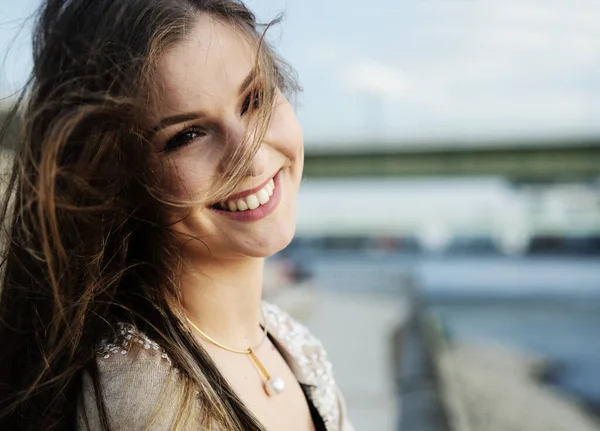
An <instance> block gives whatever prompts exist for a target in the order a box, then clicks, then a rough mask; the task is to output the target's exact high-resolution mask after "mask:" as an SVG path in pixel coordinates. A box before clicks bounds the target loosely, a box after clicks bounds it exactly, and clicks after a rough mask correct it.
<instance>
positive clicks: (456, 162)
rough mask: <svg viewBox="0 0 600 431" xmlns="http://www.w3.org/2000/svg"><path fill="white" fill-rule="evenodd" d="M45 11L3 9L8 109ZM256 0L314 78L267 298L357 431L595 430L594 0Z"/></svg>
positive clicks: (597, 160)
mask: <svg viewBox="0 0 600 431" xmlns="http://www.w3.org/2000/svg"><path fill="white" fill-rule="evenodd" d="M37 4H38V0H19V1H18V2H14V1H8V0H0V54H2V55H3V60H4V61H3V63H2V68H1V70H0V95H1V96H2V98H3V99H2V102H0V111H1V110H5V109H7V108H8V107H9V106H10V104H11V101H12V100H13V96H12V94H13V93H14V92H15V91H16V90H18V88H19V87H20V86H22V85H23V84H24V80H25V77H26V76H27V73H28V71H29V68H30V67H31V64H30V49H29V33H30V30H31V28H30V24H31V23H30V21H28V20H27V17H28V16H29V15H30V14H31V12H32V11H33V10H34V9H35V7H36V6H37ZM247 4H248V5H249V6H250V7H251V8H252V9H253V10H254V11H255V12H256V13H257V15H258V16H259V17H260V19H262V20H263V21H265V22H267V21H269V20H271V19H273V18H274V17H275V16H277V14H279V13H280V12H285V18H284V20H283V22H282V24H281V25H279V26H277V27H274V28H272V29H271V30H270V32H269V39H270V40H271V41H272V42H273V43H274V44H275V46H276V47H277V48H278V49H279V51H280V52H281V54H282V55H283V56H284V57H285V58H286V59H287V60H288V61H289V62H290V63H291V64H292V65H293V66H294V67H295V68H296V69H297V71H298V73H299V77H300V81H301V83H302V84H303V86H304V92H303V93H301V94H299V95H298V97H297V100H296V101H295V103H296V106H297V112H298V116H299V118H300V121H301V123H302V125H303V128H304V132H305V144H306V160H305V178H304V180H303V182H302V185H301V190H300V196H299V203H298V227H297V236H296V238H295V240H294V241H293V242H292V244H291V245H290V246H289V247H288V248H287V249H286V250H284V251H283V252H281V253H280V254H279V255H277V256H274V257H272V258H270V259H268V261H267V268H266V269H267V271H266V275H265V296H266V297H267V298H268V299H269V300H271V301H273V302H277V303H279V304H280V305H281V306H282V307H284V308H286V309H287V310H288V311H289V312H290V313H292V314H293V315H294V316H295V317H297V318H298V319H300V320H301V321H303V322H304V323H305V324H306V325H308V326H309V327H310V328H311V330H312V331H313V332H314V333H315V334H316V335H317V336H318V337H319V338H320V339H321V340H322V341H323V343H324V344H325V347H326V348H327V350H328V353H329V357H330V359H331V361H332V362H333V364H334V373H335V376H336V380H337V382H338V384H339V385H340V387H341V389H342V391H343V393H344V395H345V397H346V401H347V404H348V408H349V415H350V419H351V421H352V422H353V423H354V425H355V427H356V429H357V430H358V431H360V430H367V431H370V430H377V431H378V430H382V431H385V430H389V431H392V430H394V431H395V430H399V431H425V430H435V431H437V430H441V431H446V430H447V431H486V430H490V431H495V430H498V431H510V430H522V431H537V430H544V431H548V430H557V431H578V430H600V339H599V337H598V335H597V334H598V331H599V330H600V265H598V263H599V261H600V74H599V73H598V71H599V70H600V26H598V25H597V22H598V17H600V3H599V2H597V1H596V0H571V1H569V2H565V1H562V0H503V1H493V0H380V1H372V2H362V1H358V0H343V1H342V0H326V1H323V0H321V1H315V0H286V1H283V0H252V1H248V2H247ZM7 151H8V150H3V152H4V154H8V155H10V154H9V153H7Z"/></svg>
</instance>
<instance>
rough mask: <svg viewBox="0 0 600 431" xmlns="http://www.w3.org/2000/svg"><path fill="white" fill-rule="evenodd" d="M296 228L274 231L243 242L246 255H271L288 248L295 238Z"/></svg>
mask: <svg viewBox="0 0 600 431" xmlns="http://www.w3.org/2000/svg"><path fill="white" fill-rule="evenodd" d="M294 231H295V229H294V228H291V229H289V230H286V231H285V232H272V233H270V234H269V235H268V236H264V237H261V238H255V239H254V240H253V241H249V242H247V243H244V244H243V248H244V249H245V250H244V255H246V256H249V257H269V256H272V255H274V254H277V253H279V252H280V251H281V250H283V249H284V248H286V247H287V246H288V245H289V244H290V242H291V241H292V239H293V238H294Z"/></svg>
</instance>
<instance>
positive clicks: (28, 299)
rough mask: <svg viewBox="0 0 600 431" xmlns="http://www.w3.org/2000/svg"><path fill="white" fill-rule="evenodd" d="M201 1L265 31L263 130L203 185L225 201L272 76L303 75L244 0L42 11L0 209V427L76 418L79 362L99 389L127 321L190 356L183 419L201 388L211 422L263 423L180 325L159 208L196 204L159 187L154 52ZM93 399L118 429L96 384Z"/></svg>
mask: <svg viewBox="0 0 600 431" xmlns="http://www.w3.org/2000/svg"><path fill="white" fill-rule="evenodd" d="M203 13H206V14H210V15H211V16H213V17H214V18H216V19H219V20H222V21H223V22H225V23H228V24H230V25H232V26H234V27H235V28H237V29H239V30H240V31H241V32H242V33H243V34H244V35H246V36H248V37H250V39H251V40H253V41H254V42H255V46H256V48H257V55H256V63H255V73H256V74H257V76H258V81H259V82H260V85H259V86H258V87H257V90H256V92H257V93H258V95H259V96H260V97H261V98H262V100H263V104H262V105H261V106H259V107H258V108H257V109H256V111H255V112H254V115H255V117H254V118H256V119H257V120H258V121H256V130H253V131H252V133H248V138H246V139H245V140H244V142H242V143H240V145H238V146H236V148H235V150H234V152H233V154H229V155H228V157H227V158H226V160H224V162H223V163H224V164H225V166H223V171H224V172H226V173H227V175H225V176H224V177H223V179H222V181H221V183H220V187H219V188H218V189H217V190H216V191H215V195H214V196H211V197H209V199H213V201H217V199H215V198H221V199H222V198H224V197H225V196H227V194H229V193H230V192H231V191H232V190H233V189H234V188H235V187H236V186H237V185H238V184H239V182H240V181H241V180H242V179H243V178H244V176H245V175H246V173H247V171H248V169H249V160H251V159H252V156H253V154H254V152H255V151H256V150H257V145H258V143H259V142H260V137H261V135H263V134H264V133H265V130H266V127H267V126H268V122H269V116H270V110H271V108H272V103H273V100H274V89H275V88H277V87H279V88H280V89H282V90H284V91H285V90H288V91H289V92H291V91H293V90H295V89H297V86H296V84H295V80H294V79H293V74H292V73H291V69H289V68H288V67H287V66H286V65H285V63H284V62H282V61H281V59H279V58H278V57H277V56H276V55H275V53H274V51H273V50H272V49H271V47H270V46H269V45H268V44H267V43H266V41H265V40H264V32H260V31H259V30H260V26H258V24H257V23H256V20H255V17H254V15H253V14H252V13H251V12H250V11H249V10H248V9H247V8H246V7H245V6H244V5H243V3H241V2H240V1H236V0H127V1H119V0H46V2H45V3H44V5H43V6H42V7H41V9H40V11H39V13H38V18H37V25H36V30H35V32H34V37H33V55H34V62H33V64H34V67H33V72H32V75H31V78H30V80H29V83H28V84H27V86H26V88H25V90H24V92H23V94H22V96H21V98H20V99H19V103H18V104H17V106H16V107H15V109H14V110H13V112H12V115H13V116H14V115H17V116H18V117H19V120H20V129H19V134H18V143H17V147H16V148H17V151H16V154H15V158H14V165H13V169H12V172H11V176H10V181H9V183H8V186H7V189H6V193H5V200H4V204H3V207H2V213H1V214H2V221H3V224H4V227H5V230H6V235H5V236H6V238H5V239H4V240H3V247H4V248H5V250H4V252H5V253H4V254H5V256H4V259H3V261H2V269H1V270H2V284H1V291H0V343H1V344H2V348H1V349H0V429H19V430H40V429H44V430H54V429H65V428H68V429H70V428H72V427H73V426H74V423H75V420H76V419H75V416H76V406H77V401H78V400H79V399H80V397H81V392H82V374H83V373H84V372H86V373H89V375H90V377H91V379H92V383H93V387H94V390H95V393H96V394H99V393H101V389H102V388H101V387H100V379H99V377H98V369H97V365H96V356H97V350H98V344H99V342H100V340H101V339H104V338H108V337H111V336H112V335H113V333H114V328H115V327H116V326H117V323H118V322H129V323H133V324H134V325H136V326H137V327H138V328H139V329H140V330H142V331H143V332H145V333H146V334H148V335H149V336H150V337H151V338H153V339H154V340H155V341H156V342H157V343H158V344H160V345H161V346H162V347H163V348H164V349H165V350H166V353H167V354H168V355H169V356H170V357H171V359H172V361H173V362H174V365H175V366H176V367H177V368H178V370H180V377H181V382H182V385H181V386H182V387H181V391H182V392H181V393H182V394H183V397H182V398H181V403H180V408H179V409H178V412H177V415H176V417H177V419H176V424H175V427H177V426H178V425H180V424H182V423H183V422H184V421H185V419H186V414H188V413H189V412H190V411H191V409H192V407H191V406H193V405H194V404H199V403H194V402H192V401H194V397H196V396H195V395H194V394H195V393H196V391H197V390H198V391H199V392H200V396H201V398H202V403H201V404H202V405H201V410H202V418H203V421H204V423H203V429H213V428H214V427H217V428H225V429H232V430H259V429H262V427H261V425H260V424H259V422H258V421H257V420H256V418H255V417H254V416H253V415H252V414H251V413H250V412H249V411H248V410H247V408H246V407H245V406H244V405H243V403H242V402H241V400H240V399H239V398H238V397H237V396H236V394H235V393H234V391H233V390H232V389H231V387H230V386H229V385H228V384H227V382H226V380H225V379H224V378H223V376H222V375H221V374H220V373H219V371H218V370H217V368H216V366H215V364H214V363H213V362H212V361H211V359H210V357H209V356H208V355H207V353H206V352H205V351H204V350H203V349H202V348H201V347H200V346H198V344H197V343H195V342H194V339H193V337H192V335H191V334H190V332H189V331H188V329H187V328H186V327H185V326H184V325H183V324H182V323H181V322H182V320H181V316H180V315H179V313H180V310H179V309H178V307H177V304H178V296H177V295H178V293H177V288H176V285H175V283H174V282H173V280H174V279H175V277H174V274H176V272H177V269H178V265H179V262H178V255H179V250H178V248H177V247H178V246H177V245H176V241H174V238H175V237H174V235H175V234H174V233H173V231H172V230H170V229H169V227H168V226H165V225H163V223H162V222H161V217H160V216H158V215H159V214H165V213H166V212H167V211H173V210H174V209H178V210H181V209H185V208H188V209H189V208H190V206H191V205H192V203H190V202H181V201H176V200H174V199H173V198H172V197H171V196H169V195H168V193H167V192H166V191H165V190H166V188H165V186H164V184H162V179H161V175H159V173H160V169H162V167H163V166H162V164H161V161H160V159H159V158H158V157H157V155H156V152H155V151H153V150H151V145H150V143H149V142H148V138H147V136H148V134H147V131H146V130H145V128H144V120H145V116H146V115H147V108H146V107H147V106H148V104H150V103H154V102H155V97H156V94H155V92H154V91H153V90H152V88H153V86H155V81H154V70H155V65H156V61H157V59H158V57H159V56H160V55H161V53H162V52H164V50H165V49H167V48H168V47H169V46H171V45H172V44H173V43H176V42H178V41H180V40H182V39H183V38H185V37H186V35H187V34H188V32H189V30H190V29H191V28H192V27H193V25H194V24H195V22H196V19H197V17H198V14H203ZM269 25H270V24H269ZM266 27H267V28H268V25H267V26H266ZM9 121H10V117H9ZM7 123H8V121H7ZM252 136H254V137H255V138H251V137H252ZM256 137H258V138H256ZM22 364H26V365H25V366H23V365H22ZM96 403H97V408H98V411H99V415H100V418H101V423H102V429H103V430H108V429H109V425H108V418H107V413H106V409H105V406H104V405H103V400H102V397H96Z"/></svg>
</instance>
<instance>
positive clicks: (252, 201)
mask: <svg viewBox="0 0 600 431" xmlns="http://www.w3.org/2000/svg"><path fill="white" fill-rule="evenodd" d="M246 203H247V204H248V208H250V209H251V210H255V209H256V208H258V206H259V205H260V203H259V202H258V198H257V197H256V195H249V196H246Z"/></svg>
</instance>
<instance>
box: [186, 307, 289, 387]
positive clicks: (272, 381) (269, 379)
mask: <svg viewBox="0 0 600 431" xmlns="http://www.w3.org/2000/svg"><path fill="white" fill-rule="evenodd" d="M185 318H186V319H187V321H188V323H189V324H190V325H192V327H193V328H194V329H195V330H196V331H198V333H199V334H200V335H202V337H204V338H205V339H206V340H207V341H209V342H210V343H212V344H214V345H215V346H217V347H220V348H221V349H224V350H227V351H229V352H232V353H238V354H244V355H249V356H250V359H252V362H254V365H256V367H257V368H258V369H259V370H260V372H261V374H262V375H263V377H264V378H265V382H264V384H263V388H264V390H265V392H266V393H267V395H268V396H270V397H273V396H275V395H279V394H280V393H282V392H283V390H284V389H285V382H284V381H283V379H281V378H280V377H277V376H272V375H270V374H269V373H268V372H267V370H266V368H265V367H264V365H263V364H262V362H260V361H259V359H258V358H257V357H256V354H255V353H254V351H253V349H252V348H251V347H249V348H247V349H246V350H237V349H232V348H231V347H227V346H224V345H223V344H221V343H219V342H218V341H216V340H213V339H212V338H211V337H209V336H208V335H207V334H205V333H204V331H202V330H201V329H200V328H198V327H197V326H196V325H195V324H194V322H192V321H191V320H190V319H189V318H188V317H187V316H185ZM262 320H263V328H264V331H263V337H262V340H261V341H260V343H258V345H256V347H254V349H258V348H259V347H260V346H261V345H262V344H263V342H264V341H265V339H266V338H267V332H268V330H267V325H266V323H264V317H263V319H262Z"/></svg>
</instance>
